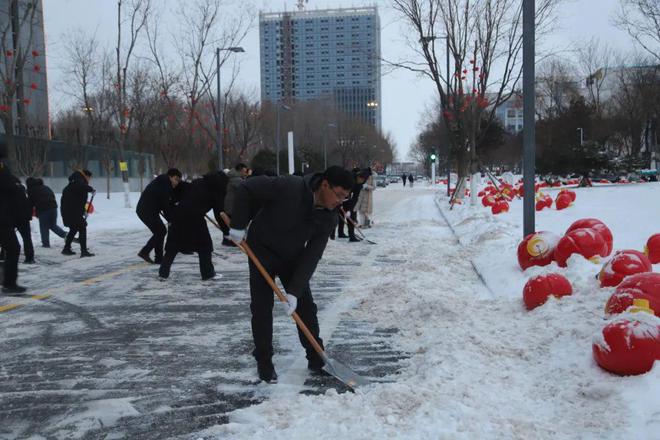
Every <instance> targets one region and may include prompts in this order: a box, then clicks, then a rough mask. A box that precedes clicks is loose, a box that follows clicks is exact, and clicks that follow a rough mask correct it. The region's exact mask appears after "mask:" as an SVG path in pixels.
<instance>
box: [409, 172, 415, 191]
mask: <svg viewBox="0 0 660 440" xmlns="http://www.w3.org/2000/svg"><path fill="white" fill-rule="evenodd" d="M408 182H410V187H411V188H412V187H413V182H415V178H414V177H413V175H412V174H409V175H408Z"/></svg>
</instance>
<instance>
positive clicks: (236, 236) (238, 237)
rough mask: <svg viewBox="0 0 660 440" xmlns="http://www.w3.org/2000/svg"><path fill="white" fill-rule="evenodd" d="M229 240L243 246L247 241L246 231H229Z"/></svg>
mask: <svg viewBox="0 0 660 440" xmlns="http://www.w3.org/2000/svg"><path fill="white" fill-rule="evenodd" d="M229 238H231V239H232V241H233V242H234V243H236V244H241V242H242V241H243V240H245V229H234V228H230V229H229Z"/></svg>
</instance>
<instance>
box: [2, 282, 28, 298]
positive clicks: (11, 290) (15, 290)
mask: <svg viewBox="0 0 660 440" xmlns="http://www.w3.org/2000/svg"><path fill="white" fill-rule="evenodd" d="M26 290H27V289H26V288H25V287H23V286H19V285H18V284H14V285H13V286H4V287H3V288H2V293H5V294H7V295H20V294H21V293H25V291H26Z"/></svg>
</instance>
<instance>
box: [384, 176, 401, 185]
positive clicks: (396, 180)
mask: <svg viewBox="0 0 660 440" xmlns="http://www.w3.org/2000/svg"><path fill="white" fill-rule="evenodd" d="M387 180H388V181H389V183H399V182H401V177H399V176H387Z"/></svg>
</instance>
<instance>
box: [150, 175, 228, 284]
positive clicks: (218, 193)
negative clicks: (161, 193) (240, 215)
mask: <svg viewBox="0 0 660 440" xmlns="http://www.w3.org/2000/svg"><path fill="white" fill-rule="evenodd" d="M228 181H229V179H227V175H226V174H225V173H223V172H222V171H216V172H213V173H209V174H205V175H204V177H202V178H200V179H195V180H193V181H192V182H191V183H190V184H188V185H186V186H185V190H184V191H183V192H182V193H181V194H180V197H181V201H180V202H179V203H178V204H177V205H176V206H175V207H174V208H173V209H172V215H171V226H170V230H169V233H168V235H167V243H166V244H165V255H164V256H163V261H162V262H161V264H160V269H159V270H158V275H159V279H160V280H161V281H164V280H166V279H167V278H169V276H170V268H171V267H172V263H173V262H174V259H175V258H176V255H177V254H178V253H179V252H181V253H192V252H197V255H198V257H199V271H200V273H201V275H202V281H206V280H212V279H214V278H216V277H217V276H216V273H215V268H214V267H213V261H212V258H211V256H212V254H213V241H212V240H211V234H210V233H209V228H208V225H207V224H206V218H205V215H206V213H207V212H209V211H210V210H213V214H214V216H215V219H216V221H222V220H221V217H220V213H221V212H222V209H223V203H224V200H225V195H226V193H227V183H228Z"/></svg>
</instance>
